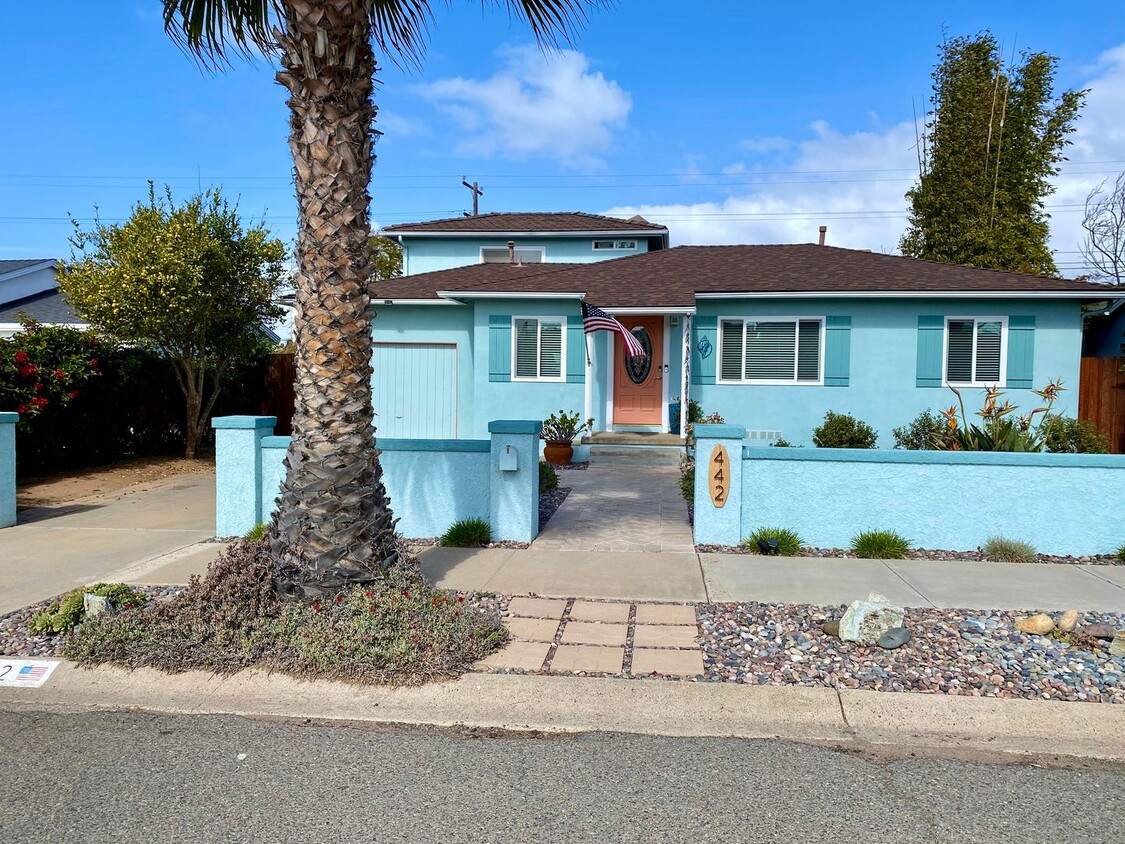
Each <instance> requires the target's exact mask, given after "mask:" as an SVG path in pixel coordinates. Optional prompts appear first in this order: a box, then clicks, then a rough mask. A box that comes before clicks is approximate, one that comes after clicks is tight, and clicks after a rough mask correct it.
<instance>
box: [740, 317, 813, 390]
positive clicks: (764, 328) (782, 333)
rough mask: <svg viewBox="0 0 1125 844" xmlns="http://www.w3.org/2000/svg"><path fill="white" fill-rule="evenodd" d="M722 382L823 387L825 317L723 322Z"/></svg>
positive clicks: (751, 319) (750, 319) (747, 319)
mask: <svg viewBox="0 0 1125 844" xmlns="http://www.w3.org/2000/svg"><path fill="white" fill-rule="evenodd" d="M718 369H719V379H718V380H719V382H720V383H726V384H822V383H823V371H824V318H823V317H812V318H800V317H794V318H788V317H770V318H768V319H753V318H746V319H721V320H719V367H718Z"/></svg>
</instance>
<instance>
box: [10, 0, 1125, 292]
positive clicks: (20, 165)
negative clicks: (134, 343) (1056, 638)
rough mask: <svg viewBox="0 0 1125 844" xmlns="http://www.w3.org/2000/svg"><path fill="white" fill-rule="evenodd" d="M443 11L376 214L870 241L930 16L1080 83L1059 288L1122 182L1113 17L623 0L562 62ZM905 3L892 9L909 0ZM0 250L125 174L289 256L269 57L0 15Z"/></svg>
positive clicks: (50, 246) (506, 31) (1059, 204)
mask: <svg viewBox="0 0 1125 844" xmlns="http://www.w3.org/2000/svg"><path fill="white" fill-rule="evenodd" d="M437 5H438V7H439V8H438V15H439V17H438V23H437V27H436V29H435V32H434V33H433V38H432V40H431V43H430V49H429V52H428V55H427V57H426V59H425V61H424V65H423V68H422V70H421V71H411V72H404V71H402V70H400V69H398V68H396V67H394V66H393V65H391V64H389V63H388V65H387V67H385V68H384V70H383V71H382V72H381V74H380V78H381V81H382V85H381V87H380V89H379V92H378V102H379V104H380V107H381V112H380V119H379V121H378V123H377V125H378V126H379V127H380V128H381V129H383V131H384V132H385V133H386V134H385V136H384V138H383V139H382V140H381V141H380V143H379V144H378V147H377V149H378V154H379V159H378V163H377V166H376V173H375V178H374V181H373V184H372V191H371V192H372V196H373V205H372V216H373V219H374V220H375V221H376V223H380V224H390V223H396V222H404V221H409V220H418V219H429V218H434V217H440V216H450V215H453V214H458V213H460V212H461V211H462V210H465V209H466V208H468V207H469V201H470V197H469V193H468V191H467V190H465V189H464V188H463V187H461V186H460V181H461V177H462V176H467V177H468V178H469V180H470V181H472V180H474V179H476V180H478V181H480V182H481V184H482V186H483V187H484V189H485V195H484V197H483V199H482V201H481V208H482V210H484V211H514V210H584V211H590V212H595V213H601V212H610V213H615V214H632V213H637V212H640V213H643V214H645V216H647V217H649V218H650V219H653V220H656V221H659V222H664V223H666V224H667V225H668V226H669V227H670V229H671V230H672V239H673V241H674V242H676V243H735V242H746V243H762V242H800V241H809V240H813V239H815V237H816V228H817V226H818V225H820V224H821V223H823V224H827V225H828V227H829V232H828V238H829V242H830V243H834V244H837V245H841V246H849V247H855V248H869V249H876V250H882V251H891V250H893V249H894V248H895V246H896V243H897V239H898V236H899V234H900V233H901V231H902V229H903V227H904V225H905V213H906V211H905V208H906V205H905V200H904V199H903V194H904V193H905V191H906V190H907V189H908V188H909V187H910V184H911V180H912V179H913V178H914V176H915V175H916V173H915V170H916V163H915V162H916V160H915V152H914V150H913V149H912V147H913V143H914V122H913V117H912V102H913V107H917V108H918V109H921V108H922V107H923V106H924V102H925V100H926V99H927V98H928V96H929V91H930V78H929V74H930V71H931V69H932V66H933V63H934V60H935V57H936V45H937V43H938V42H939V41H940V39H941V37H942V28H943V26H944V27H945V28H946V29H947V30H948V31H949V32H950V33H951V34H970V33H974V32H977V31H979V30H981V29H983V28H986V27H987V28H991V29H992V30H993V31H994V32H995V33H996V34H997V36H998V37H999V38H1000V39H1001V40H1002V41H1003V42H1004V43H1005V44H1006V45H1007V46H1008V48H1009V49H1011V47H1012V45H1013V43H1014V44H1015V47H1016V49H1017V50H1022V49H1035V50H1046V51H1048V52H1051V53H1053V54H1055V55H1057V56H1059V58H1060V70H1059V76H1058V82H1059V84H1060V87H1089V88H1090V89H1091V93H1090V97H1089V104H1088V106H1087V109H1086V111H1085V114H1084V116H1083V118H1082V119H1081V120H1080V123H1079V132H1078V133H1077V135H1076V136H1075V144H1074V146H1073V147H1072V148H1071V151H1070V157H1071V159H1072V160H1071V162H1070V163H1068V164H1067V165H1066V167H1065V170H1064V174H1063V176H1062V177H1060V179H1059V182H1058V192H1057V193H1056V195H1055V196H1053V197H1051V198H1050V199H1049V200H1048V204H1049V205H1050V206H1051V211H1052V214H1053V219H1054V224H1053V241H1052V242H1053V245H1054V247H1055V248H1056V250H1058V255H1057V260H1058V263H1059V265H1060V267H1061V268H1063V270H1064V272H1066V273H1070V274H1073V273H1076V272H1078V271H1080V266H1079V258H1078V255H1077V254H1076V251H1075V250H1077V242H1078V239H1079V236H1080V231H1079V228H1078V220H1079V218H1080V213H1079V212H1080V206H1081V203H1082V199H1083V198H1084V196H1085V194H1086V192H1087V191H1088V190H1089V188H1090V187H1091V186H1092V185H1094V184H1097V183H1098V182H1099V181H1101V180H1102V179H1103V178H1106V177H1111V176H1113V175H1115V174H1116V173H1117V172H1119V171H1120V170H1122V169H1125V16H1122V15H1116V16H1112V15H1108V14H1098V15H1093V14H1091V15H1083V14H1074V11H1073V7H1069V6H1067V5H1066V4H1055V3H1051V4H1048V3H1027V2H1023V3H1011V2H993V3H980V2H975V3H968V2H945V3H940V4H939V3H931V4H927V7H926V9H927V10H922V9H921V8H919V7H918V6H915V5H914V4H904V3H901V2H897V3H893V4H892V3H884V2H870V3H867V4H828V3H823V4H820V3H805V4H779V3H745V2H738V3H735V2H715V0H711V2H697V3H694V4H685V3H671V2H664V0H644V2H642V0H619V2H617V4H616V5H615V6H614V7H613V8H612V9H610V10H607V11H602V12H599V13H597V14H595V15H594V16H593V17H592V19H591V21H590V24H589V26H588V28H587V29H586V30H585V31H584V32H583V33H582V34H581V35H580V37H579V39H578V40H577V42H576V43H575V44H574V46H573V49H572V50H570V51H567V52H564V53H561V54H551V55H546V56H544V55H543V54H542V53H541V52H540V51H538V50H537V49H536V48H535V47H534V46H533V45H532V42H531V39H530V36H529V35H528V33H527V32H526V31H525V30H524V29H522V28H521V27H519V26H518V25H513V24H511V23H510V21H509V20H508V19H507V17H506V16H505V15H504V14H503V13H497V12H489V13H488V14H483V13H482V11H481V7H480V4H479V3H473V2H457V0H455V2H454V3H453V6H452V8H444V7H443V6H442V4H437ZM906 9H909V11H905V10H906ZM0 51H2V54H3V55H4V56H5V59H6V61H5V73H4V75H3V77H2V79H3V81H2V82H0V102H2V106H0V107H2V109H3V111H2V114H3V120H2V125H3V127H4V129H3V131H2V132H0V161H2V162H3V163H2V164H0V257H3V258H24V257H62V256H65V255H66V254H67V253H68V251H69V246H68V244H67V237H68V235H69V234H70V225H69V223H68V222H67V216H68V215H69V214H73V215H75V216H76V217H79V218H83V219H88V218H90V217H91V216H92V214H93V209H94V206H95V205H96V206H98V207H99V209H100V213H101V215H102V217H103V218H104V219H107V220H113V219H119V218H122V217H125V216H127V215H128V213H129V208H130V205H131V204H132V203H134V202H135V201H136V200H138V199H139V198H141V197H142V196H143V195H144V194H145V191H146V187H145V180H146V179H150V178H151V179H154V180H156V181H157V183H158V184H164V183H168V184H170V185H171V186H172V187H173V190H174V191H175V192H176V194H177V195H180V196H186V195H188V194H189V193H191V192H194V191H195V190H196V189H197V188H198V187H199V186H203V187H208V186H213V185H221V186H222V187H223V188H224V189H225V190H226V192H227V193H228V195H231V196H237V197H239V198H240V207H241V209H242V211H243V212H244V214H245V216H247V217H248V218H252V219H257V218H259V217H262V216H264V218H265V220H266V222H267V224H268V225H269V226H270V228H271V229H272V230H273V231H274V232H275V233H276V234H277V235H279V236H280V237H282V238H283V239H285V240H286V241H289V240H291V239H292V237H293V233H294V230H295V213H296V212H295V202H294V200H293V196H292V188H291V184H290V175H289V174H290V171H291V162H290V159H289V152H288V147H287V146H286V131H287V126H286V118H287V110H286V107H285V102H284V92H283V90H282V89H281V88H280V86H278V85H276V84H275V83H274V82H273V71H272V68H271V67H270V66H269V64H268V63H267V62H266V61H264V60H261V61H258V62H257V63H256V64H246V63H241V62H240V63H236V64H235V66H234V67H233V68H232V69H231V70H229V71H228V72H226V73H224V74H221V75H214V76H213V75H208V74H205V73H201V72H200V71H199V70H198V69H197V68H196V67H195V66H194V65H193V64H192V62H191V61H189V60H188V59H187V58H186V57H185V56H184V55H183V54H182V53H181V52H179V50H178V49H177V48H176V47H175V46H174V45H173V44H172V43H171V42H170V41H169V40H168V38H167V37H166V36H165V35H164V33H163V30H162V22H161V18H160V3H158V2H156V0H148V1H147V2H125V0H114V2H107V3H91V2H78V0H55V2H47V3H42V4H36V7H35V8H34V9H32V10H30V11H29V9H28V6H27V4H20V3H11V2H9V3H2V4H0Z"/></svg>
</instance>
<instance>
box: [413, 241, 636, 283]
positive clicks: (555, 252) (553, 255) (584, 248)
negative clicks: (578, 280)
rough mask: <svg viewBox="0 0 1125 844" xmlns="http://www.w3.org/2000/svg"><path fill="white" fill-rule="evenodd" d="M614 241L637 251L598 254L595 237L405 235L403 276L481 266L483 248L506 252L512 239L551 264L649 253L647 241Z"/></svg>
mask: <svg viewBox="0 0 1125 844" xmlns="http://www.w3.org/2000/svg"><path fill="white" fill-rule="evenodd" d="M596 239H597V240H608V239H610V238H608V237H599V238H596ZM614 239H618V240H636V241H637V248H636V250H635V251H631V252H595V251H594V247H593V242H594V240H595V238H592V237H514V238H508V237H410V236H409V235H403V238H402V243H403V246H404V254H403V265H402V271H403V274H404V275H417V274H418V273H428V272H433V271H435V270H448V269H452V268H453V267H463V266H466V265H468V264H479V263H480V250H481V247H484V246H489V247H495V248H502V249H507V248H508V241H509V240H515V242H516V246H517V247H518V248H532V247H542V248H543V249H544V250H546V251H545V254H544V259H543V260H544V261H546V262H547V263H549V264H558V263H574V264H587V263H593V262H595V261H605V260H607V259H611V258H624V257H626V256H628V255H638V254H640V253H641V252H647V251H648V240H647V239H645V238H643V237H618V238H614Z"/></svg>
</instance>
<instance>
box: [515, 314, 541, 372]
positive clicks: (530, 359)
mask: <svg viewBox="0 0 1125 844" xmlns="http://www.w3.org/2000/svg"><path fill="white" fill-rule="evenodd" d="M538 374H539V320H537V319H517V320H516V377H517V378H535V377H536V376H537V375H538Z"/></svg>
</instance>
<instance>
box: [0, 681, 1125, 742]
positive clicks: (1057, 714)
mask: <svg viewBox="0 0 1125 844" xmlns="http://www.w3.org/2000/svg"><path fill="white" fill-rule="evenodd" d="M0 706H2V707H5V708H8V709H22V710H32V711H65V712H88V711H107V710H109V711H115V710H135V711H144V712H157V713H168V714H182V715H219V714H222V715H238V716H244V717H251V718H284V719H295V720H313V721H318V722H333V721H339V722H366V723H372V724H387V725H390V724H409V725H428V726H435V727H470V728H480V729H496V730H505V731H519V732H531V731H533V732H542V733H582V732H621V733H638V734H644V735H660V736H692V737H703V736H712V737H729V738H745V739H786V740H791V741H800V742H806V743H813V744H820V745H826V744H827V745H831V746H836V747H841V748H844V749H853V750H863V751H872V752H876V753H878V752H880V751H881V750H885V751H888V752H893V753H894V754H897V755H901V754H902V753H904V752H906V753H909V752H920V753H932V754H939V755H950V754H952V755H973V756H975V757H978V758H980V757H984V758H995V759H996V760H997V761H1010V760H1011V759H1013V758H1017V757H1018V758H1026V757H1036V758H1043V757H1052V756H1054V757H1062V758H1066V759H1076V760H1097V761H1103V762H1125V706H1115V705H1111V704H1081V703H1061V702H1048V701H1029V700H1011V699H996V698H968V697H954V696H949V695H923V694H913V693H905V692H898V693H895V692H874V691H858V690H845V691H842V692H840V693H837V692H836V691H835V690H833V689H826V688H813V687H799V686H740V685H732V684H722V683H689V682H670V681H662V680H620V679H608V678H592V677H560V676H537V675H504V674H467V675H465V676H464V677H462V678H461V679H459V680H456V681H450V682H439V683H431V684H429V685H426V686H422V687H416V688H388V687H385V686H353V685H349V684H346V683H340V682H332V681H315V682H311V681H302V680H297V679H294V678H292V677H287V676H284V675H279V674H274V675H269V674H266V673H264V672H256V671H244V672H241V673H239V674H236V675H234V676H233V677H228V678H222V677H216V676H214V675H210V674H206V673H204V672H198V671H193V672H186V673H184V674H177V675H168V674H163V673H161V672H158V671H155V670H151V669H139V670H137V671H133V672H129V671H125V670H123V669H120V668H113V667H108V666H103V667H99V668H96V669H91V670H87V669H82V668H78V667H77V666H75V665H74V664H73V663H69V662H62V663H60V664H59V666H58V667H57V668H56V669H55V671H54V673H53V674H52V675H51V678H50V680H49V681H48V682H47V683H46V684H45V685H44V686H43V687H41V688H39V689H3V690H0Z"/></svg>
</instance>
